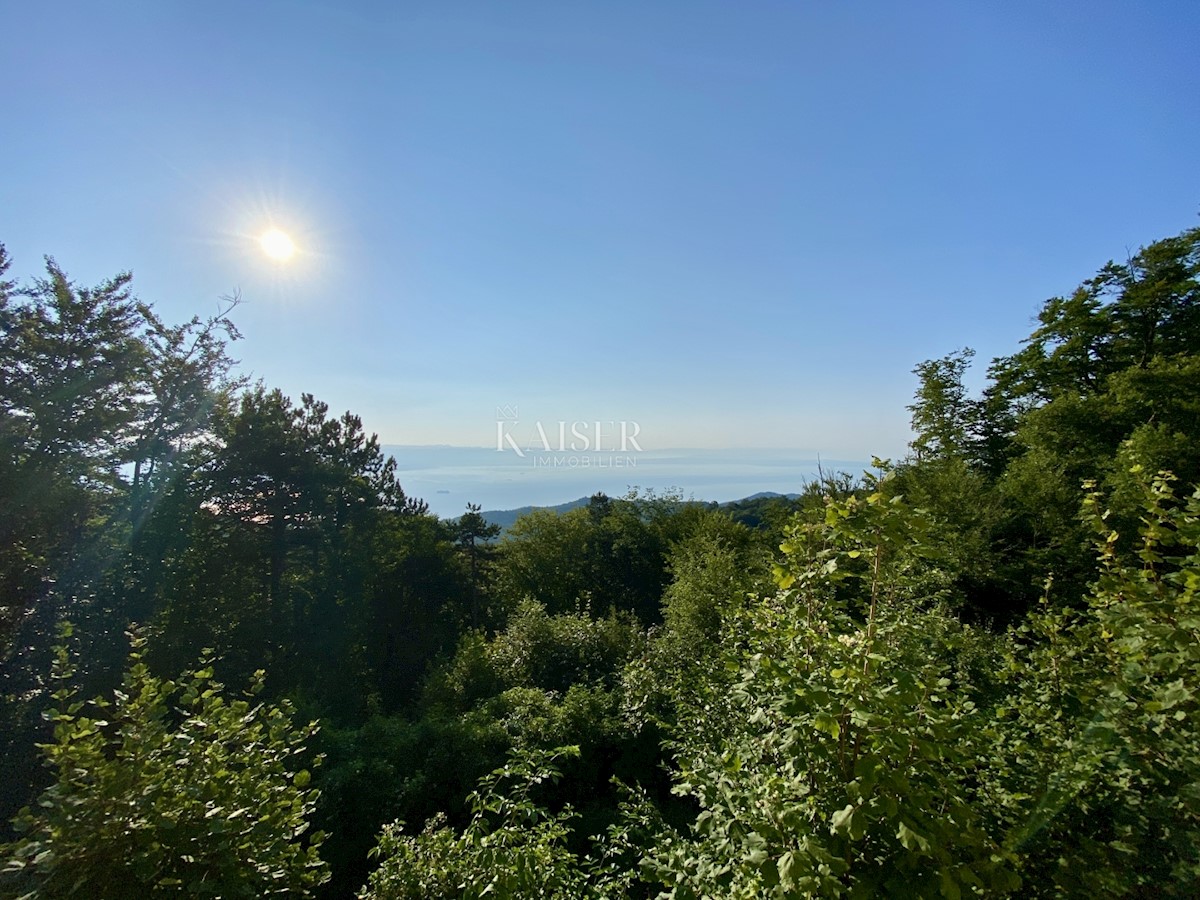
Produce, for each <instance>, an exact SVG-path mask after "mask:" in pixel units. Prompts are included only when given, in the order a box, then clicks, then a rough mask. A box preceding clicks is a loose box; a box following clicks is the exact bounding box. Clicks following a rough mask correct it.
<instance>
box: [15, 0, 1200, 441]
mask: <svg viewBox="0 0 1200 900" xmlns="http://www.w3.org/2000/svg"><path fill="white" fill-rule="evenodd" d="M1197 37H1200V4H1196V3H1194V2H1160V3H1132V2H1130V3H1106V2H1078V3H1053V4H1050V3H1045V2H1011V0H1006V2H1003V3H999V2H997V3H982V2H981V3H973V2H971V3H968V2H954V3H923V2H908V3H870V2H847V3H839V4H833V3H815V2H809V3H802V2H794V3H767V2H751V3H739V4H734V3H732V2H730V3H703V2H687V3H683V2H659V3H649V2H604V3H599V2H597V3H563V2H544V3H517V2H514V3H483V2H479V3H452V2H439V3H376V4H368V3H358V4H355V3H336V4H335V3H325V4H318V3H300V2H291V3H284V2H272V0H262V2H255V3H228V2H209V3H204V4H182V3H178V4H174V3H162V4H151V3H139V4H132V3H124V4H123V3H106V4H95V3H55V4H35V3H25V4H9V5H8V6H7V8H6V10H5V14H4V44H3V46H4V49H3V50H2V51H0V83H2V84H3V85H4V86H5V92H4V93H5V103H4V109H5V112H4V119H3V124H2V125H0V173H3V174H2V177H0V241H3V242H4V243H6V244H7V245H8V248H9V251H10V254H11V255H12V256H13V257H14V260H15V266H14V269H15V272H16V274H18V275H21V276H29V275H33V274H36V273H37V271H38V270H39V267H40V264H41V256H42V255H43V254H51V255H53V256H55V257H56V258H57V259H58V261H59V262H60V263H61V264H62V265H63V266H64V267H65V268H66V269H67V270H68V271H69V272H70V273H71V274H72V275H73V276H74V277H76V278H77V279H78V280H80V281H83V282H95V281H98V280H100V279H101V278H103V277H105V276H107V275H109V274H112V273H114V272H116V271H119V270H123V269H130V270H132V271H133V272H134V276H135V285H136V286H137V289H138V293H139V295H140V296H141V297H142V298H143V299H145V300H147V301H150V302H153V303H154V304H155V305H156V307H157V308H158V309H159V311H160V312H161V313H163V314H164V315H165V316H166V317H167V318H168V319H173V320H182V319H185V318H188V317H190V316H191V315H192V314H193V313H197V312H198V313H207V312H209V311H211V310H212V309H213V308H215V305H216V302H217V299H218V298H219V297H220V296H221V295H223V294H228V293H230V292H232V291H234V290H240V292H241V295H242V297H243V298H244V299H245V300H246V301H247V302H246V303H245V305H244V306H243V307H242V308H241V309H239V310H238V311H237V314H236V318H237V321H238V323H239V325H240V326H241V328H242V330H243V332H244V333H245V340H244V341H243V342H240V343H239V344H238V345H236V348H235V351H236V355H237V356H238V357H239V358H240V359H241V360H242V362H243V368H244V369H245V370H246V371H248V372H250V373H252V374H253V375H254V376H255V377H261V378H262V379H264V380H265V381H266V383H267V384H268V385H271V386H279V387H281V388H283V389H284V390H285V391H287V392H288V393H290V394H291V395H292V396H293V397H298V395H299V393H300V392H301V391H311V392H313V393H315V394H316V395H317V396H318V397H320V398H322V399H324V400H326V401H327V402H329V403H330V405H331V406H332V407H334V408H335V409H336V410H342V409H347V408H349V409H353V410H354V411H355V412H358V413H359V414H361V415H362V416H363V418H364V419H365V421H366V424H367V426H368V428H370V429H371V430H374V431H377V432H378V433H379V434H380V436H381V438H383V440H385V441H386V442H388V443H392V444H436V443H445V444H456V445H469V446H486V445H487V444H488V443H489V442H490V441H493V440H494V437H495V433H496V430H495V409H496V407H497V406H500V405H516V406H518V407H519V408H520V412H521V415H522V417H523V418H524V419H526V420H533V419H539V420H542V421H547V422H552V421H556V420H559V419H566V420H589V421H590V420H595V419H604V420H628V421H636V422H638V423H639V425H640V427H641V434H642V435H643V443H645V444H646V445H647V449H662V448H668V447H712V448H721V447H787V448H796V449H804V450H807V451H811V452H816V453H823V454H827V455H831V456H839V455H840V456H844V457H847V458H853V459H862V458H867V457H869V456H870V454H872V453H879V454H882V455H892V456H896V455H899V454H900V453H902V452H903V449H904V447H905V444H906V441H907V440H908V429H907V413H906V411H905V409H904V406H905V404H906V403H907V402H909V399H910V397H911V393H912V390H913V387H914V384H915V380H914V378H913V376H912V375H911V374H910V372H911V369H912V367H913V366H914V365H915V364H916V363H918V362H920V361H921V360H923V359H927V358H930V357H934V356H940V355H942V354H944V353H947V352H949V351H951V350H954V349H956V348H958V347H961V346H964V345H970V346H973V347H975V348H976V349H977V350H978V352H979V356H980V357H981V358H982V359H984V360H986V359H988V358H990V357H991V356H994V355H997V354H1002V353H1008V352H1011V351H1012V350H1013V349H1015V347H1016V344H1017V341H1019V340H1020V338H1022V337H1023V336H1025V335H1026V334H1028V332H1029V330H1030V327H1031V321H1032V316H1033V315H1034V314H1035V312H1036V311H1037V309H1038V307H1039V306H1040V304H1041V302H1042V301H1043V300H1044V299H1046V298H1047V297H1049V296H1052V295H1054V294H1059V293H1063V292H1067V291H1070V290H1071V289H1072V288H1073V287H1074V286H1075V285H1076V284H1078V283H1079V281H1081V280H1082V279H1084V278H1085V277H1087V276H1089V275H1090V274H1091V273H1093V272H1094V271H1095V270H1096V268H1098V267H1099V266H1100V265H1102V264H1103V263H1104V262H1105V261H1107V260H1108V259H1110V258H1113V257H1122V256H1124V255H1125V253H1126V252H1127V250H1129V249H1132V248H1136V247H1137V246H1138V245H1140V244H1144V243H1146V242H1148V241H1151V240H1154V239H1156V238H1159V237H1163V236H1166V235H1169V234H1174V233H1177V232H1179V231H1181V230H1182V229H1184V228H1188V227H1192V226H1193V225H1195V224H1196V215H1197V212H1198V211H1200V165H1198V163H1200V152H1198V148H1200V108H1198V107H1200V65H1197V64H1196V61H1195V48H1196V40H1197ZM271 225H275V226H277V227H280V228H282V229H284V230H286V231H287V232H289V233H290V234H291V235H292V236H293V238H294V239H295V240H296V242H297V244H298V245H299V247H300V250H301V252H300V254H299V255H298V257H297V258H295V259H294V260H293V261H292V262H290V263H288V264H286V265H279V264H275V263H271V262H269V261H267V260H266V259H265V258H264V257H263V255H262V254H261V252H260V251H259V249H258V247H257V244H256V242H255V238H256V237H257V236H258V235H259V234H261V233H262V232H263V231H264V230H265V229H266V228H268V227H269V226H271Z"/></svg>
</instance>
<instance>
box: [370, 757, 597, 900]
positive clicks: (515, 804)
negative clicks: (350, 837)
mask: <svg viewBox="0 0 1200 900" xmlns="http://www.w3.org/2000/svg"><path fill="white" fill-rule="evenodd" d="M574 755H578V749H577V748H573V747H561V748H558V749H557V750H554V751H541V752H526V753H521V754H516V755H514V757H513V758H512V759H511V760H510V761H509V763H508V764H507V765H505V766H504V767H503V768H500V769H497V770H496V771H495V772H493V773H492V774H491V775H490V776H488V777H487V778H484V779H483V780H482V781H481V782H480V785H479V788H478V789H477V790H476V791H475V792H474V793H473V794H472V795H471V797H470V806H471V819H470V822H468V824H467V826H466V827H465V828H464V829H463V830H462V831H461V832H457V831H455V830H454V829H452V828H450V827H449V826H448V825H447V824H446V823H445V819H444V817H435V818H433V819H431V820H430V821H429V823H428V824H427V825H426V826H425V830H424V831H422V832H421V833H420V834H418V835H406V834H404V832H403V826H402V824H400V823H396V824H393V825H389V826H388V827H386V828H385V829H384V831H383V835H382V837H381V838H380V842H379V846H378V847H377V848H376V851H375V854H376V855H377V856H379V857H381V858H382V859H383V862H382V864H381V865H380V867H379V869H377V870H376V871H375V872H374V873H373V874H372V875H371V880H370V882H369V883H368V885H367V887H366V888H365V889H364V890H363V891H362V892H361V893H360V894H359V896H360V897H362V898H366V900H406V898H413V900H457V898H463V900H473V898H480V897H485V896H494V897H545V898H562V900H575V898H582V897H586V896H605V895H606V894H605V893H604V886H603V885H602V884H597V883H596V882H594V881H590V880H589V878H588V872H587V871H586V869H585V868H584V866H583V865H582V864H581V861H580V860H579V859H578V858H577V857H576V855H575V854H574V853H572V852H571V850H570V849H569V848H568V846H567V839H568V837H569V836H570V832H571V829H570V825H571V821H572V819H573V818H574V815H573V813H572V811H571V809H570V808H569V807H568V808H564V809H563V810H561V811H559V812H555V813H552V812H550V811H548V810H547V809H546V808H545V807H544V806H542V805H540V804H539V803H537V802H536V801H535V799H534V792H535V790H536V789H537V788H538V787H539V786H540V785H542V784H544V783H547V782H550V783H552V782H554V781H556V780H557V779H558V778H559V777H560V774H561V773H560V771H559V769H558V767H557V761H558V760H559V759H562V758H564V757H570V756H574Z"/></svg>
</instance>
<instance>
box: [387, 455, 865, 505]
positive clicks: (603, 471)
mask: <svg viewBox="0 0 1200 900" xmlns="http://www.w3.org/2000/svg"><path fill="white" fill-rule="evenodd" d="M383 451H384V453H385V454H388V455H391V456H394V457H395V459H396V465H397V473H398V476H399V478H400V484H401V485H402V486H403V488H404V490H405V492H406V493H408V494H409V495H410V496H413V497H420V498H421V499H423V500H425V502H426V503H428V504H429V507H430V510H431V511H432V512H434V513H436V514H437V515H439V516H442V517H444V518H451V517H455V516H458V515H459V514H461V513H462V512H463V510H464V509H465V508H466V505H467V504H468V503H477V504H479V505H480V506H482V507H483V509H485V510H514V509H520V508H522V507H544V506H558V505H560V504H564V503H570V502H571V501H574V500H577V499H578V498H580V497H588V496H591V495H592V494H595V493H597V492H603V493H606V494H608V495H609V496H612V497H621V496H624V495H625V494H626V493H628V492H629V490H630V489H631V488H633V487H637V488H639V489H642V490H654V491H657V492H660V493H661V492H663V491H672V492H677V493H680V494H682V496H683V497H684V499H689V500H702V501H705V502H712V501H715V502H718V503H726V502H729V501H733V500H739V499H742V498H744V497H749V496H751V495H753V494H757V493H761V492H773V493H779V494H788V493H794V492H796V491H799V490H801V489H802V488H803V487H804V485H805V484H806V483H807V482H809V481H812V480H813V479H814V478H816V477H817V475H818V473H819V472H822V471H823V472H825V473H827V474H828V473H831V472H850V473H852V474H855V475H857V474H859V473H861V472H862V471H863V470H864V469H867V468H869V467H870V460H869V458H868V459H849V458H834V457H827V456H825V455H824V454H818V453H816V452H815V451H813V450H811V449H802V450H787V449H744V448H740V449H723V450H713V449H687V448H683V449H678V448H676V449H668V450H647V451H645V452H642V453H638V454H636V455H635V456H631V455H629V454H622V455H621V459H622V465H620V466H616V465H612V464H611V461H610V460H608V458H607V457H608V456H610V455H611V454H591V455H589V454H586V453H574V454H570V453H567V454H546V453H535V452H530V453H528V454H527V455H526V456H524V457H520V456H518V455H517V454H515V453H511V452H500V451H497V450H496V448H495V447H490V448H489V447H453V446H447V445H419V446H415V445H404V444H385V445H384V446H383ZM626 456H630V458H629V459H626ZM547 460H549V461H547ZM584 460H586V462H584ZM556 463H557V464H556Z"/></svg>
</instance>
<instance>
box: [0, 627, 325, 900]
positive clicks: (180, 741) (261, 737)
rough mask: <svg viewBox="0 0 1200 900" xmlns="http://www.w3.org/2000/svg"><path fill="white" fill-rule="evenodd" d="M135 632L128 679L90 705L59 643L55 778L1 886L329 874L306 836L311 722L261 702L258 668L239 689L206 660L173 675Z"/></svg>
mask: <svg viewBox="0 0 1200 900" xmlns="http://www.w3.org/2000/svg"><path fill="white" fill-rule="evenodd" d="M66 634H67V635H68V636H69V634H70V632H69V630H67V631H66ZM143 643H144V642H143V641H142V639H140V638H136V637H135V638H134V641H133V652H132V653H131V655H130V660H129V661H130V667H129V669H128V671H127V673H126V675H125V680H124V683H123V685H122V689H121V690H118V691H115V692H114V694H113V699H112V700H111V701H110V700H104V699H102V698H97V699H95V700H93V701H91V702H90V703H84V702H82V701H80V700H79V698H78V694H77V692H76V691H75V690H74V689H72V688H70V687H68V686H67V684H68V682H69V679H70V678H71V676H72V673H73V669H72V665H71V661H70V657H69V655H68V653H67V650H66V649H65V647H60V648H59V649H58V651H57V662H56V667H55V678H56V680H57V681H58V683H59V685H60V687H59V689H58V690H57V691H55V692H54V694H53V699H54V701H55V704H56V705H55V706H54V707H53V708H52V709H50V710H49V711H48V712H47V714H46V715H47V718H48V719H49V720H50V722H52V723H53V725H54V737H53V740H52V741H51V742H49V743H47V744H44V745H42V752H43V754H44V756H45V760H46V763H47V764H48V765H49V766H50V767H52V768H53V769H54V771H55V782H54V784H53V785H52V786H51V787H50V788H49V789H47V790H46V791H45V792H44V793H43V794H42V796H41V798H40V799H39V801H38V804H37V807H36V808H34V809H30V808H26V809H24V810H23V811H22V812H21V814H20V815H19V816H18V817H17V819H16V821H15V825H16V827H17V829H18V831H19V832H20V833H21V835H22V837H21V838H20V839H19V840H17V841H16V842H14V843H13V844H10V845H8V846H6V847H4V848H3V855H4V857H5V860H6V862H5V866H4V869H3V872H2V874H0V885H3V886H4V888H5V889H6V891H8V890H12V891H14V892H15V893H23V892H29V896H39V897H59V896H93V897H123V896H144V895H146V894H149V893H157V892H163V891H185V892H188V893H203V894H208V895H211V896H223V897H259V896H264V895H268V894H273V895H285V894H286V895H288V896H308V895H310V894H311V892H312V890H313V889H314V888H316V887H317V886H318V885H320V884H321V883H322V882H323V881H324V880H325V879H326V878H327V877H328V873H327V870H326V866H325V865H324V863H322V862H321V859H320V857H319V855H318V848H319V847H320V845H321V843H322V841H323V840H324V836H323V835H322V834H320V833H315V834H312V835H309V836H307V837H306V836H305V835H306V831H307V828H308V817H309V816H310V815H311V813H312V811H313V809H314V806H315V803H316V799H317V792H316V791H315V790H312V789H310V788H309V787H308V784H309V780H310V774H309V771H308V769H307V768H305V767H304V766H305V760H306V758H307V756H308V754H307V748H306V742H307V741H308V740H309V739H310V738H312V736H313V735H314V734H315V733H316V730H317V726H316V723H315V722H314V723H311V724H309V725H306V726H297V725H294V724H293V722H292V709H291V707H290V706H289V705H288V704H287V703H283V704H280V705H278V706H271V705H267V704H264V703H261V702H256V701H255V699H254V697H255V695H257V694H259V693H260V692H261V691H262V688H263V674H262V673H261V672H259V673H257V674H256V675H255V677H254V678H253V679H252V680H251V683H250V687H249V690H248V691H247V693H246V694H245V696H244V697H242V698H239V699H232V698H227V697H226V695H225V693H224V690H223V686H222V685H221V684H219V683H217V682H215V681H213V680H212V679H213V670H212V662H211V660H201V662H200V667H199V668H197V669H195V670H193V671H191V672H185V673H184V674H183V675H182V676H180V678H179V679H178V680H175V681H167V680H163V679H161V678H159V677H157V676H154V675H152V674H151V673H150V671H149V669H148V668H147V666H146V664H145V662H144V661H143V660H142V649H143ZM315 762H319V758H318V759H316V760H314V763H315Z"/></svg>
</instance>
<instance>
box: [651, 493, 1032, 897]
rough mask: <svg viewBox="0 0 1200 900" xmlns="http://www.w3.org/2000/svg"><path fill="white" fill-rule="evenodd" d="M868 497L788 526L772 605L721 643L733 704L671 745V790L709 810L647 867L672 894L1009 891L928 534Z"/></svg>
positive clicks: (707, 708)
mask: <svg viewBox="0 0 1200 900" xmlns="http://www.w3.org/2000/svg"><path fill="white" fill-rule="evenodd" d="M869 487H870V488H872V490H871V493H870V494H869V495H867V496H866V497H864V498H862V499H858V498H850V499H849V500H845V501H837V500H833V499H830V501H829V502H828V505H827V507H826V514H825V518H824V520H823V521H822V522H819V523H811V522H803V521H798V522H797V523H796V525H795V527H794V528H793V531H792V535H791V537H790V539H789V540H788V541H787V543H785V545H784V548H783V549H784V552H785V553H786V554H787V562H786V564H784V565H781V566H780V567H778V572H777V576H778V579H779V582H780V585H781V587H782V588H783V590H782V591H781V592H780V593H779V594H777V595H776V596H775V597H773V598H769V599H766V600H763V601H762V602H761V603H760V604H758V605H754V606H750V607H748V608H746V610H745V611H744V613H743V614H742V615H741V616H739V617H738V618H737V620H736V621H735V622H732V623H731V624H730V626H729V627H728V629H727V631H726V640H727V641H728V642H729V643H730V644H732V645H733V646H734V649H733V650H732V651H731V652H730V653H729V655H728V661H727V665H729V666H735V667H736V669H737V673H738V674H737V676H736V679H735V683H734V685H733V689H732V690H731V692H730V693H729V694H728V696H727V697H725V698H723V699H721V700H719V701H718V700H716V699H715V698H713V697H711V696H710V697H708V698H706V701H705V703H704V705H703V706H701V707H699V708H693V709H691V710H689V716H687V717H685V718H684V720H683V726H682V728H681V729H680V734H679V737H678V738H677V741H676V752H677V756H678V760H679V765H680V774H679V785H678V788H677V790H678V791H679V792H680V793H682V794H685V795H689V796H692V797H694V798H695V799H696V800H697V801H698V802H699V803H700V806H701V807H702V811H701V813H700V814H699V816H698V817H697V819H696V821H695V823H694V825H693V828H692V829H691V832H690V834H688V835H687V836H679V835H676V836H674V837H668V838H667V839H666V840H664V841H663V842H662V843H661V844H660V846H659V847H658V849H657V850H656V851H655V852H653V853H652V854H651V857H650V859H649V865H650V867H651V870H652V871H653V872H654V873H655V877H657V879H658V880H659V881H660V882H661V883H662V884H663V886H664V887H666V888H668V890H669V896H672V897H680V898H683V897H702V896H723V897H746V898H749V897H766V896H779V897H783V896H796V895H802V894H803V895H821V896H841V895H843V894H845V895H849V896H876V895H888V896H936V895H942V896H952V897H957V896H959V895H960V894H962V893H973V892H977V891H982V890H988V891H1002V890H1005V889H1008V888H1011V887H1013V886H1015V877H1014V875H1013V873H1012V867H1011V862H1010V860H1009V859H1008V857H1007V855H1006V854H1005V852H1004V851H1003V848H1002V847H1000V846H999V844H998V843H997V841H996V840H995V838H994V837H993V836H992V835H990V834H989V832H988V830H987V828H986V823H985V822H984V821H983V820H982V818H981V816H980V814H979V812H978V810H977V809H976V808H975V805H974V803H973V800H974V789H973V780H974V779H973V774H972V767H973V762H974V761H973V760H972V759H971V758H970V757H969V755H968V753H967V752H966V749H965V746H964V743H963V740H962V738H963V734H964V733H965V732H967V731H969V730H970V729H971V728H972V727H974V726H973V723H974V722H975V721H976V719H977V717H978V716H979V711H978V709H977V708H976V705H975V703H974V702H973V701H972V700H971V699H970V692H971V687H970V685H969V684H968V683H967V682H966V680H965V677H964V670H963V667H962V666H959V665H956V656H957V655H958V652H959V647H960V645H961V644H963V643H964V639H963V633H964V629H963V627H962V626H960V625H958V624H957V623H956V622H955V621H954V620H953V619H951V618H949V617H948V616H947V615H946V614H945V613H944V612H943V611H942V610H941V609H939V608H938V606H937V605H936V604H935V603H932V602H931V601H930V600H929V597H930V595H931V593H935V592H936V586H937V584H938V582H939V573H938V571H937V568H936V564H935V561H934V560H932V559H931V558H930V557H934V556H936V552H934V551H935V548H929V547H927V546H926V545H925V544H924V543H923V541H922V535H923V534H924V533H925V532H926V531H927V525H926V523H925V522H924V521H923V520H922V518H921V516H920V515H918V514H917V513H916V512H914V511H911V510H909V509H907V508H906V507H905V506H904V505H903V503H902V501H901V500H900V498H899V497H898V496H894V495H892V494H891V493H890V491H889V479H888V478H886V477H885V478H884V479H883V480H882V481H872V482H869ZM931 589H932V590H931ZM718 703H719V705H717V704H718ZM714 720H715V721H716V722H717V724H716V725H715V726H713V725H712V724H711V723H712V722H713V721H714Z"/></svg>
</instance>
